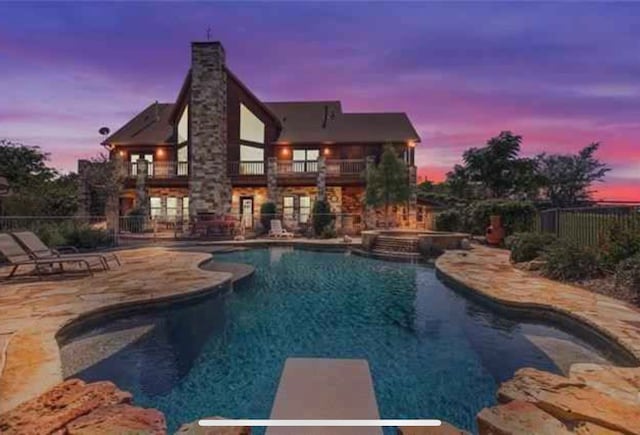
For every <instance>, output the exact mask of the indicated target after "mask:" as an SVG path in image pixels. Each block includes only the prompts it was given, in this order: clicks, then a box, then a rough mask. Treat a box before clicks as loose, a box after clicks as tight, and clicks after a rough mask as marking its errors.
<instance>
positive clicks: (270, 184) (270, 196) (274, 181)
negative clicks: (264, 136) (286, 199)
mask: <svg viewBox="0 0 640 435" xmlns="http://www.w3.org/2000/svg"><path fill="white" fill-rule="evenodd" d="M267 200H268V201H269V202H273V203H274V204H278V201H279V198H278V159H277V158H276V157H269V160H268V161H267Z"/></svg>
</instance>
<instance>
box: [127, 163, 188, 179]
mask: <svg viewBox="0 0 640 435" xmlns="http://www.w3.org/2000/svg"><path fill="white" fill-rule="evenodd" d="M124 165H125V169H126V173H127V176H129V177H137V176H138V174H139V173H140V171H141V167H140V166H139V165H138V162H125V163H124ZM188 175H189V162H147V178H174V177H186V176H188Z"/></svg>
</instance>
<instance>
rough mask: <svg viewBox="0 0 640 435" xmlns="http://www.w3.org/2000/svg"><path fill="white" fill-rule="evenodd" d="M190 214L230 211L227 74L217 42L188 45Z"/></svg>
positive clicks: (222, 50)
mask: <svg viewBox="0 0 640 435" xmlns="http://www.w3.org/2000/svg"><path fill="white" fill-rule="evenodd" d="M189 140H190V153H191V155H190V160H189V162H190V165H191V166H190V168H189V171H190V174H191V180H190V183H189V190H190V191H189V196H190V198H191V201H190V204H189V214H190V215H191V216H195V215H197V214H198V213H201V212H205V213H216V214H218V215H223V214H226V213H228V212H229V210H230V208H231V182H230V180H229V177H228V176H227V73H226V70H225V52H224V48H223V47H222V45H221V44H220V43H219V42H194V43H192V44H191V96H190V102H189Z"/></svg>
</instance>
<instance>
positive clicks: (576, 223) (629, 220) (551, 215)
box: [536, 206, 640, 246]
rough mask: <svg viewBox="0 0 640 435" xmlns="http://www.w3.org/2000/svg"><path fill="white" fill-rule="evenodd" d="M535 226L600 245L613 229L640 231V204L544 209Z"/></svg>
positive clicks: (574, 239) (558, 234) (581, 242)
mask: <svg viewBox="0 0 640 435" xmlns="http://www.w3.org/2000/svg"><path fill="white" fill-rule="evenodd" d="M536 230H537V231H539V232H544V233H551V234H555V235H556V236H557V237H559V238H562V239H567V240H572V241H574V242H577V243H580V244H582V245H588V246H597V245H599V244H601V243H602V241H603V240H604V238H605V237H606V236H607V235H608V234H609V233H610V232H611V231H612V230H615V231H628V232H639V233H640V206H596V207H580V208H564V209H551V210H544V211H541V212H540V214H539V219H538V221H537V224H536Z"/></svg>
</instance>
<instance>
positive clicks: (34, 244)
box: [11, 231, 120, 270]
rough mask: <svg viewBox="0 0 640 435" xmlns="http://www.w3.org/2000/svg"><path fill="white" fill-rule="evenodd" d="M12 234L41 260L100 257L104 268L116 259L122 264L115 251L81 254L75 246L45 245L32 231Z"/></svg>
mask: <svg viewBox="0 0 640 435" xmlns="http://www.w3.org/2000/svg"><path fill="white" fill-rule="evenodd" d="M11 235H12V236H13V237H15V239H16V240H17V241H18V243H20V244H21V245H22V246H23V247H24V248H25V249H26V250H27V252H28V253H29V254H30V255H31V257H32V258H37V259H40V260H46V259H50V258H69V259H72V258H80V259H87V258H98V259H99V260H100V263H101V264H102V266H103V269H104V270H109V269H110V266H109V261H115V262H116V263H117V264H118V266H120V259H119V258H118V256H117V255H115V254H113V253H110V254H105V253H96V252H94V253H82V254H81V253H79V251H78V249H77V248H76V247H75V246H63V247H58V248H56V249H52V248H49V247H48V246H47V245H45V244H44V242H43V241H42V240H40V238H39V237H38V236H36V235H35V234H34V233H33V232H31V231H19V232H14V233H11ZM63 250H67V251H69V250H70V251H72V253H71V254H65V253H63V252H62V251H63Z"/></svg>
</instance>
